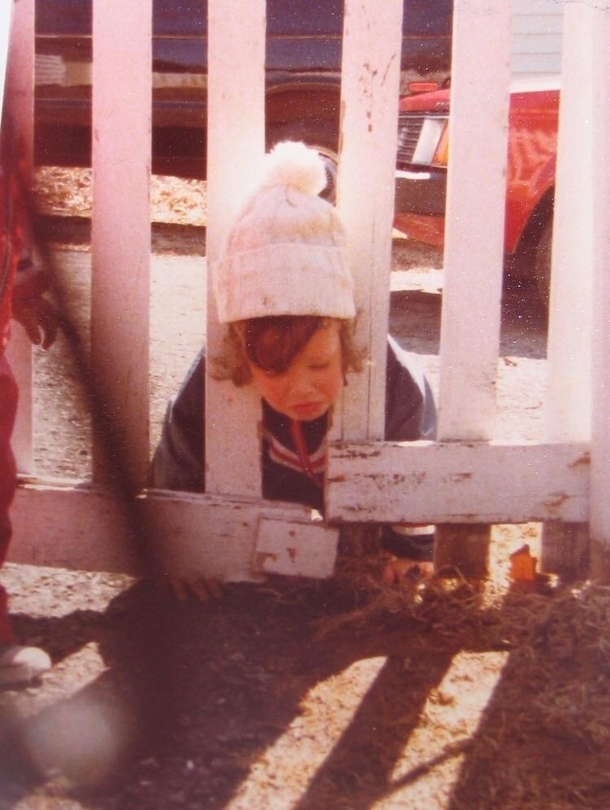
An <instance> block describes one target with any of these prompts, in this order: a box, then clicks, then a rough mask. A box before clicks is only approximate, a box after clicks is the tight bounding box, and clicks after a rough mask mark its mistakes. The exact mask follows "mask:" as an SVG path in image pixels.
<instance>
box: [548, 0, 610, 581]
mask: <svg viewBox="0 0 610 810" xmlns="http://www.w3.org/2000/svg"><path fill="white" fill-rule="evenodd" d="M564 14H565V20H564V36H563V57H562V60H563V62H562V83H561V101H560V110H559V129H558V136H557V169H556V181H555V211H554V227H553V249H552V254H553V259H552V273H551V289H550V304H549V339H548V350H547V357H548V376H547V392H546V411H545V415H546V432H547V438H548V439H549V441H558V442H563V441H565V442H570V441H588V440H589V439H590V436H591V362H592V358H591V338H592V328H591V307H592V261H593V257H592V215H593V207H592V203H593V197H592V184H593V175H594V172H597V167H595V168H594V166H593V163H592V152H591V126H590V122H591V112H592V90H593V84H594V82H593V73H592V61H591V37H592V17H591V9H590V8H589V7H587V6H586V5H580V4H569V3H568V4H567V5H566V7H565V11H564ZM605 148H606V147H605ZM575 201H578V203H577V204H575ZM587 546H588V536H587V527H586V526H585V525H583V524H580V525H577V524H573V525H569V524H568V525H566V524H558V523H547V524H545V526H544V529H543V534H542V558H541V565H542V567H543V569H544V570H545V571H551V572H553V573H557V574H560V575H561V576H562V577H563V578H564V579H573V578H575V577H578V576H580V575H584V574H586V571H587V566H588V559H587V557H588V553H587Z"/></svg>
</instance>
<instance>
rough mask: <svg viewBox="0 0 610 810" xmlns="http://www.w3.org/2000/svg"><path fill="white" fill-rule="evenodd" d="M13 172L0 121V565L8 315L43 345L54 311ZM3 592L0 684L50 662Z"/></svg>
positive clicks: (12, 484) (8, 461) (5, 524)
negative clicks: (13, 620) (21, 635)
mask: <svg viewBox="0 0 610 810" xmlns="http://www.w3.org/2000/svg"><path fill="white" fill-rule="evenodd" d="M21 190H22V186H21V184H20V182H19V171H18V166H17V162H16V160H15V157H14V151H13V150H11V145H10V141H9V133H8V124H7V123H6V122H3V128H2V137H1V142H0V567H1V566H2V564H3V563H4V561H5V559H6V555H7V551H8V546H9V542H10V539H11V534H12V532H11V522H10V519H9V508H10V505H11V503H12V500H13V496H14V494H15V490H16V487H17V471H16V467H15V459H14V457H13V453H12V450H11V444H10V440H11V434H12V431H13V425H14V421H15V414H16V410H17V399H18V390H17V383H16V382H15V378H14V376H13V374H12V371H11V368H10V366H9V363H8V360H7V359H6V357H5V354H4V353H5V349H6V346H7V344H8V340H9V336H10V319H11V317H13V318H15V319H16V320H18V321H19V322H20V323H21V324H22V326H23V327H24V328H25V330H26V332H27V334H28V336H29V337H30V339H31V340H32V342H33V343H42V345H43V347H44V348H45V349H46V348H48V347H49V346H50V345H51V343H53V340H54V338H55V334H56V330H57V315H56V312H55V310H54V308H53V307H52V305H51V304H50V303H49V302H48V301H46V300H45V299H44V298H43V295H42V293H43V292H44V290H45V287H46V279H45V278H44V274H42V273H41V272H39V271H37V270H36V268H34V267H33V266H32V264H31V262H30V261H29V259H28V257H27V255H26V254H25V253H24V250H25V244H24V242H25V239H24V223H25V211H24V201H23V196H22V194H21ZM7 602H8V600H7V595H6V591H5V589H4V587H3V586H2V585H0V685H6V684H17V683H22V682H27V681H30V680H33V679H35V678H37V677H38V676H40V675H42V674H43V673H44V672H46V671H47V670H48V669H49V668H50V666H51V660H50V658H49V656H48V655H47V653H46V652H44V650H40V649H38V648H37V647H24V646H21V645H20V644H19V643H18V642H17V639H16V636H15V633H14V632H13V629H12V627H11V625H10V622H9V616H8V604H7Z"/></svg>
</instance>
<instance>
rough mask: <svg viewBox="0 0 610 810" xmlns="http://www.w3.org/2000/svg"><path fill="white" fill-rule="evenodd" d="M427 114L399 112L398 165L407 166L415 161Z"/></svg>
mask: <svg viewBox="0 0 610 810" xmlns="http://www.w3.org/2000/svg"><path fill="white" fill-rule="evenodd" d="M426 118H427V115H425V114H422V115H419V114H414V113H411V112H408V113H407V112H401V113H399V114H398V154H397V156H396V160H397V163H398V166H406V165H409V164H410V163H412V162H413V155H414V154H415V148H416V146H417V142H418V141H419V136H420V135H421V131H422V127H423V126H424V121H425V120H426Z"/></svg>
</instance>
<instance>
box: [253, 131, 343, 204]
mask: <svg viewBox="0 0 610 810" xmlns="http://www.w3.org/2000/svg"><path fill="white" fill-rule="evenodd" d="M281 141H303V142H304V143H306V144H307V146H309V147H311V148H312V149H315V150H316V151H317V152H318V154H319V155H320V157H321V158H322V160H323V161H324V166H325V168H326V187H325V188H324V190H323V191H321V192H320V196H321V197H323V198H324V199H325V200H328V201H329V202H331V203H333V204H334V203H335V202H336V200H337V169H338V166H339V153H338V149H337V143H336V141H337V138H336V135H334V134H333V132H332V128H331V127H330V126H329V125H328V124H325V123H324V122H319V123H318V124H316V123H315V122H311V121H309V122H304V123H303V124H299V123H294V124H288V125H286V126H283V127H277V128H276V129H274V130H272V131H271V132H270V133H269V135H268V137H267V149H268V150H269V149H272V148H273V147H274V146H275V144H277V143H280V142H281Z"/></svg>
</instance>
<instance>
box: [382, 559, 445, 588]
mask: <svg viewBox="0 0 610 810" xmlns="http://www.w3.org/2000/svg"><path fill="white" fill-rule="evenodd" d="M433 573H434V566H433V564H432V563H429V562H420V561H416V560H407V559H404V558H401V557H393V558H392V559H391V560H389V562H387V563H386V565H385V568H384V569H383V573H382V575H381V579H382V582H384V583H385V584H386V585H400V584H401V583H404V582H406V581H408V580H418V579H427V578H428V577H431V576H432V574H433Z"/></svg>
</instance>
